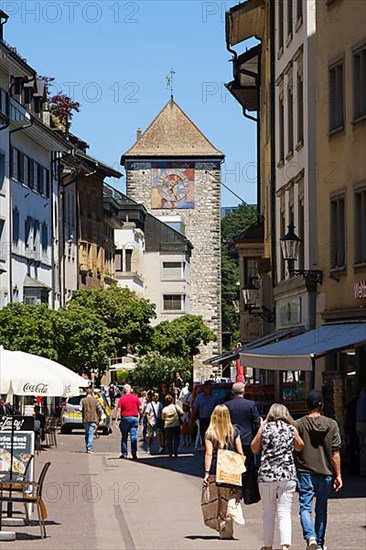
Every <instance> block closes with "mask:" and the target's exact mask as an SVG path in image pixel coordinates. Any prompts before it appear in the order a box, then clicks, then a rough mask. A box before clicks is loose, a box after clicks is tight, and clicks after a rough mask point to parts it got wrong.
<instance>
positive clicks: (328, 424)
mask: <svg viewBox="0 0 366 550" xmlns="http://www.w3.org/2000/svg"><path fill="white" fill-rule="evenodd" d="M306 404H307V407H308V409H309V414H308V415H307V416H304V417H302V418H300V419H299V420H297V422H296V425H297V429H298V431H299V435H300V437H301V438H302V439H303V441H304V443H305V445H304V448H303V450H302V451H301V453H299V455H298V458H297V470H298V488H299V502H300V520H301V525H302V530H303V536H304V539H305V540H306V542H307V545H308V550H315V549H316V548H319V549H323V550H324V549H325V546H324V541H325V530H326V526H327V504H328V497H329V494H330V491H331V489H332V486H333V487H334V489H335V490H336V491H339V490H340V489H341V488H342V484H343V483H342V476H341V458H340V452H339V449H340V445H341V438H340V435H339V428H338V424H337V422H336V421H335V420H332V419H331V418H327V417H326V416H323V415H322V408H323V395H322V392H320V391H316V390H312V391H311V392H310V393H309V394H308V396H307V399H306ZM333 475H334V478H333ZM314 498H315V522H314V521H313V519H312V508H313V500H314Z"/></svg>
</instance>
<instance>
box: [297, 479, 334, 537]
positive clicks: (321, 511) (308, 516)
mask: <svg viewBox="0 0 366 550" xmlns="http://www.w3.org/2000/svg"><path fill="white" fill-rule="evenodd" d="M332 482H333V476H327V475H323V474H312V473H310V472H309V473H299V474H298V489H299V503H300V520H301V526H302V531H303V536H304V539H305V540H306V541H308V540H309V539H310V538H311V537H314V538H315V539H316V542H317V543H318V546H319V547H320V548H323V546H324V539H325V530H326V527H327V507H328V497H329V494H330V491H331V489H332ZM314 497H315V499H316V500H315V524H314V523H313V519H312V511H313V499H314Z"/></svg>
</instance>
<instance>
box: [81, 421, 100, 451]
mask: <svg viewBox="0 0 366 550" xmlns="http://www.w3.org/2000/svg"><path fill="white" fill-rule="evenodd" d="M96 427H97V425H96V423H95V422H84V428H85V447H86V450H87V451H92V450H93V439H94V432H95V428H96Z"/></svg>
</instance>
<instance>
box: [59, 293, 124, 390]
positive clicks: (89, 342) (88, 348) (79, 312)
mask: <svg viewBox="0 0 366 550" xmlns="http://www.w3.org/2000/svg"><path fill="white" fill-rule="evenodd" d="M55 331H56V333H57V347H58V358H59V361H60V363H62V364H63V365H65V366H67V367H69V368H70V369H72V370H74V371H76V372H78V373H79V374H82V373H84V372H85V373H87V374H88V375H90V373H91V371H97V379H100V378H101V376H102V375H103V374H104V372H105V371H106V369H107V366H108V365H109V358H110V356H111V355H112V354H113V351H114V340H113V338H112V336H111V335H110V332H109V330H108V328H107V326H106V324H105V323H104V321H103V320H102V319H100V317H99V316H98V315H97V314H96V313H93V312H92V311H91V310H90V309H88V308H85V307H82V306H76V305H75V304H74V306H73V307H72V308H63V309H59V310H58V312H57V319H56V322H55Z"/></svg>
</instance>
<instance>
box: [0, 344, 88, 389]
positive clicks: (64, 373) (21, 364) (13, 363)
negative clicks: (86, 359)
mask: <svg viewBox="0 0 366 550" xmlns="http://www.w3.org/2000/svg"><path fill="white" fill-rule="evenodd" d="M88 385H89V382H88V380H85V378H82V377H81V376H79V375H78V374H76V373H75V372H73V371H72V370H70V369H68V368H66V367H64V366H63V365H61V364H60V363H56V361H52V360H51V359H46V358H45V357H41V356H38V355H32V354H30V353H24V352H23V351H9V350H5V349H4V348H3V347H2V346H0V394H7V395H9V394H14V395H34V396H38V395H39V396H41V397H68V396H72V395H75V394H77V393H78V392H79V388H85V387H87V386H88Z"/></svg>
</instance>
